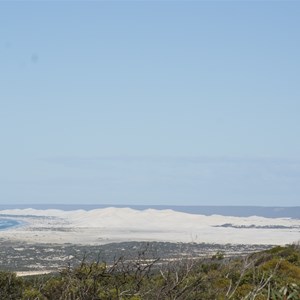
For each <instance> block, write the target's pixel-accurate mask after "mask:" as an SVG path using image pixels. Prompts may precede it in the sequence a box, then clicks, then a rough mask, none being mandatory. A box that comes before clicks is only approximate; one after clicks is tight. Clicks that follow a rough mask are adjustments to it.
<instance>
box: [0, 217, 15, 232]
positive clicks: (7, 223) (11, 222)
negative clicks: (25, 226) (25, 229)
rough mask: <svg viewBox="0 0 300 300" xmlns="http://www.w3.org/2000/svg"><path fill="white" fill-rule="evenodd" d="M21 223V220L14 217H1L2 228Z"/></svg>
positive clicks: (0, 228)
mask: <svg viewBox="0 0 300 300" xmlns="http://www.w3.org/2000/svg"><path fill="white" fill-rule="evenodd" d="M17 225H20V222H18V221H16V220H12V219H0V230H4V229H8V228H10V227H14V226H17Z"/></svg>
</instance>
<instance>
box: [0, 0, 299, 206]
mask: <svg viewBox="0 0 300 300" xmlns="http://www.w3.org/2000/svg"><path fill="white" fill-rule="evenodd" d="M299 15H300V3H299V2H297V1H295V2H288V1H276V2H269V1H266V2H260V1H253V2H245V1H241V2H239V1H230V2H227V1H216V2H205V1H204V2H202V1H199V2H197V1H193V2H189V1H178V2H173V1H164V2H158V1H155V2H138V1H137V2H125V1H122V2H101V1H94V2H83V1H82V2H80V1H78V2H77V1H75V2H71V1H66V2H61V1H53V2H51V1H49V2H43V1H41V2H36V1H33V2H26V1H24V2H10V1H6V2H5V1H4V2H3V1H2V2H0V140H1V144H0V145H1V148H0V201H1V203H16V204H18V203H76V204H78V203H91V204H174V205H187V204H190V205H286V206H290V205H299V195H300V155H299V154H300V139H299V136H300V134H299V133H300V120H299V112H300V89H299V83H300V82H299V80H300V73H299V72H300V71H299V70H300V56H299V53H300V35H299V28H300V19H299Z"/></svg>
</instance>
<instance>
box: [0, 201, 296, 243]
mask: <svg viewBox="0 0 300 300" xmlns="http://www.w3.org/2000/svg"><path fill="white" fill-rule="evenodd" d="M1 216H5V217H6V218H8V217H9V216H10V217H9V218H10V219H14V220H16V221H19V222H22V223H21V224H22V225H21V226H17V227H10V228H7V230H2V231H0V238H3V239H7V240H11V241H19V242H24V243H48V244H49V243H53V244H65V243H69V244H81V245H103V244H107V243H119V242H125V241H165V242H173V243H178V242H182V243H212V244H213V243H220V244H228V243H230V244H249V245H251V244H261V245H267V244H272V245H285V244H290V243H295V242H298V241H299V232H300V220H296V219H290V218H264V217H257V216H252V217H232V216H220V215H211V216H205V215H196V214H188V213H183V212H176V211H173V210H169V209H168V210H155V209H146V210H143V211H140V210H134V209H131V208H116V207H109V208H103V209H94V210H90V211H86V210H75V211H63V210H57V209H48V210H36V209H13V210H2V211H0V217H1ZM228 224H229V225H232V226H231V227H230V226H228Z"/></svg>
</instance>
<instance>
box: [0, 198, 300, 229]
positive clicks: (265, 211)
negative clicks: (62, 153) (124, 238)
mask: <svg viewBox="0 0 300 300" xmlns="http://www.w3.org/2000/svg"><path fill="white" fill-rule="evenodd" d="M106 207H120V208H121V207H130V208H132V209H136V210H145V209H158V210H163V209H172V210H174V211H179V212H185V213H189V214H201V215H206V216H209V215H222V216H234V217H249V216H260V217H266V218H292V219H300V206H294V207H283V206H272V207H271V206H201V205H199V206H196V205H195V206H183V205H113V204H19V205H10V204H2V205H0V210H5V209H25V208H34V209H42V210H44V209H61V210H65V211H71V210H78V209H84V210H87V211H88V210H93V209H97V208H106ZM5 221H8V220H5ZM11 221H12V222H13V220H11ZM8 223H9V222H8ZM8 223H5V222H4V223H3V226H4V227H5V226H14V225H5V224H8ZM0 229H2V227H0Z"/></svg>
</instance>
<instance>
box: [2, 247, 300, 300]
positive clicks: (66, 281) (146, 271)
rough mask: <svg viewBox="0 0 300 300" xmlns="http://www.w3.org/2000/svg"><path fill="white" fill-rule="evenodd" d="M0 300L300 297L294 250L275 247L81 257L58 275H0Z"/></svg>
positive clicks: (299, 255)
mask: <svg viewBox="0 0 300 300" xmlns="http://www.w3.org/2000/svg"><path fill="white" fill-rule="evenodd" d="M0 291H1V292H0V293H1V294H0V299H5V300H7V299H16V300H17V299H20V300H21V299H22V300H25V299H26V300H97V299H98V300H100V299H101V300H108V299H124V300H125V299H128V300H138V299H149V300H152V299H170V300H171V299H187V300H189V299H191V300H192V299H203V300H212V299H216V300H225V299H236V300H241V299H244V300H246V299H257V300H263V299H264V300H265V299H269V300H277V299H281V300H287V299H291V300H292V299H294V300H295V299H298V300H299V299H300V251H299V247H297V246H288V247H276V248H273V249H271V250H268V251H264V252H260V253H255V254H252V255H250V256H247V257H239V258H230V259H229V258H224V256H223V255H219V254H218V255H215V256H213V258H211V259H197V260H195V259H187V260H180V261H177V262H168V263H162V262H161V261H160V260H159V259H149V258H147V255H146V254H145V253H144V252H143V253H142V254H139V255H138V257H137V258H136V259H134V260H126V259H125V258H119V259H118V260H116V261H115V262H114V263H113V264H112V265H107V264H105V263H104V262H101V261H98V262H93V263H88V262H86V261H85V260H83V262H82V263H81V265H79V266H77V267H74V268H73V267H71V266H69V267H68V268H66V269H64V270H63V271H62V272H61V273H60V274H59V275H53V276H46V277H45V276H34V277H32V276H31V277H25V278H18V277H16V276H15V274H13V273H8V272H2V273H0Z"/></svg>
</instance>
